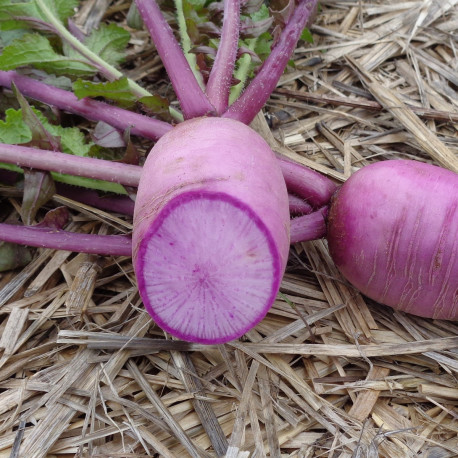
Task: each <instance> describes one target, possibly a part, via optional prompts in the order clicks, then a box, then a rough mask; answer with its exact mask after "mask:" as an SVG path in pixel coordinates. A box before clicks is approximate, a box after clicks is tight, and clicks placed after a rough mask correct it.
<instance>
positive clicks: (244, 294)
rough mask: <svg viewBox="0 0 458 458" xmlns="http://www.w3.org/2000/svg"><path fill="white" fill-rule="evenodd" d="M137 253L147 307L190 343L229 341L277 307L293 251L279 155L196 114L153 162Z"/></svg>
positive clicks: (138, 221) (240, 130)
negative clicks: (196, 116)
mask: <svg viewBox="0 0 458 458" xmlns="http://www.w3.org/2000/svg"><path fill="white" fill-rule="evenodd" d="M134 227H135V229H134V233H133V257H134V265H135V272H136V275H137V280H138V283H139V290H140V291H141V293H142V298H143V302H144V304H145V307H146V309H147V310H148V312H149V313H150V314H151V316H152V317H153V318H154V320H155V321H156V323H158V324H159V326H161V327H162V328H163V329H164V330H166V331H168V332H170V333H171V334H172V335H175V336H177V337H180V338H182V339H185V340H190V341H194V342H201V343H219V342H226V341H228V340H231V339H235V338H236V337H239V336H241V335H242V334H243V333H245V332H246V331H247V330H248V329H250V328H252V327H253V326H254V325H255V324H256V323H258V322H259V321H260V320H261V319H262V318H263V317H264V316H265V314H266V313H267V311H268V309H269V308H270V306H271V305H272V303H273V301H274V299H275V296H276V294H277V291H278V288H279V285H280V281H281V278H282V276H283V272H284V269H285V266H286V261H287V257H288V250H289V211H288V194H287V191H286V186H285V182H284V180H283V176H282V173H281V171H280V168H279V167H278V164H277V160H276V158H275V155H274V154H273V152H272V151H271V149H270V148H269V146H268V145H267V143H266V142H265V141H264V140H263V139H262V138H261V137H260V136H259V135H257V134H256V133H255V132H254V131H253V130H252V129H250V128H249V127H247V126H245V125H244V124H242V123H240V122H238V121H233V120H230V119H222V118H196V119H193V120H190V121H187V122H186V123H183V124H180V125H178V126H177V127H175V128H174V129H173V130H172V131H171V132H169V133H168V134H166V135H164V136H163V137H162V138H161V139H160V140H159V141H158V142H157V143H156V145H155V146H154V148H153V149H152V151H151V152H150V154H149V156H148V159H147V161H146V163H145V165H144V167H143V171H142V177H141V179H140V185H139V188H138V194H137V201H136V206H135V214H134Z"/></svg>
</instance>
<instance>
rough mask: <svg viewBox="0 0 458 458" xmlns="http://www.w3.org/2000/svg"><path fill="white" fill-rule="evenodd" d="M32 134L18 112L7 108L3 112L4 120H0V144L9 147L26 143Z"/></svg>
mask: <svg viewBox="0 0 458 458" xmlns="http://www.w3.org/2000/svg"><path fill="white" fill-rule="evenodd" d="M31 138H32V133H31V132H30V129H29V128H28V126H27V125H26V124H25V123H24V120H23V119H22V113H21V111H20V110H15V109H13V108H8V109H7V110H6V111H5V120H4V121H1V120H0V142H1V143H7V144H9V145H14V144H21V143H27V142H29V141H30V140H31Z"/></svg>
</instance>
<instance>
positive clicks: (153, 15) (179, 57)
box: [135, 0, 215, 119]
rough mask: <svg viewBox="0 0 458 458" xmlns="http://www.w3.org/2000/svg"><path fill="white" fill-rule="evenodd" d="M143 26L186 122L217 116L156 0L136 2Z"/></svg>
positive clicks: (138, 0) (137, 0)
mask: <svg viewBox="0 0 458 458" xmlns="http://www.w3.org/2000/svg"><path fill="white" fill-rule="evenodd" d="M135 3H136V4H137V8H138V10H139V12H140V14H141V16H142V18H143V22H144V23H145V25H146V27H147V28H148V30H149V33H150V35H151V39H152V40H153V43H154V44H155V46H156V49H157V52H158V53H159V55H160V56H161V59H162V63H163V64H164V67H165V69H166V70H167V74H168V75H169V78H170V81H171V82H172V85H173V88H174V90H175V93H176V95H177V97H178V100H179V101H180V105H181V109H182V111H183V114H184V117H185V119H190V118H195V117H198V116H204V115H207V114H211V113H214V112H215V107H214V106H213V105H212V104H211V103H210V101H209V100H208V98H207V96H206V95H205V93H204V92H203V91H202V89H201V88H200V86H199V83H198V82H197V80H196V77H195V76H194V74H193V72H192V70H191V67H190V66H189V64H188V61H187V60H186V58H185V56H184V54H183V51H182V49H181V47H180V45H179V44H178V42H177V40H176V39H175V36H174V35H173V31H172V29H171V27H170V26H169V24H168V23H167V21H166V20H165V18H164V16H163V15H162V13H161V10H160V9H159V7H158V6H157V3H156V1H155V0H135Z"/></svg>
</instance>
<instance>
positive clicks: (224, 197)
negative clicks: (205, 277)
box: [135, 190, 282, 344]
mask: <svg viewBox="0 0 458 458" xmlns="http://www.w3.org/2000/svg"><path fill="white" fill-rule="evenodd" d="M204 201H205V204H206V203H210V205H228V206H229V207H230V208H232V209H233V210H234V213H237V214H239V215H240V216H241V217H242V219H243V218H245V217H246V220H247V221H250V223H253V227H254V228H255V230H256V231H258V232H259V235H260V236H262V238H263V239H264V244H265V246H266V247H267V250H264V252H265V251H267V252H268V253H269V256H268V258H269V259H268V260H267V258H266V264H267V261H268V263H270V264H271V266H270V269H271V274H270V279H269V281H270V291H268V292H267V293H266V294H265V295H266V298H265V300H264V301H263V303H262V306H259V305H256V306H255V307H253V310H254V312H253V311H251V315H252V316H251V318H250V319H248V320H247V321H246V322H245V324H243V325H242V324H240V323H243V322H244V321H245V320H244V317H242V319H240V318H239V317H236V316H233V315H232V317H233V318H234V319H235V321H236V322H237V321H238V322H239V325H238V326H237V327H236V329H233V330H232V332H229V333H225V334H224V335H222V336H221V335H220V336H219V337H212V338H209V337H205V336H200V335H196V333H190V332H186V331H183V330H180V329H177V328H176V327H174V326H172V325H170V323H169V322H168V321H166V320H164V319H163V317H162V316H161V315H163V314H161V313H158V312H157V309H158V307H159V308H162V309H165V308H166V307H167V304H165V303H164V302H163V303H161V304H158V303H157V302H158V301H160V298H159V297H158V296H159V295H158V294H157V291H155V292H154V293H153V294H148V290H150V289H151V288H150V286H149V285H148V279H147V278H146V277H148V275H149V274H148V272H147V269H148V267H146V268H145V264H148V263H150V265H152V266H154V268H156V266H157V265H160V266H162V265H163V264H162V263H161V261H160V260H159V264H157V263H158V259H153V258H152V257H151V254H150V253H148V251H149V250H151V249H152V248H151V245H153V244H155V243H156V241H155V240H154V238H161V234H160V231H161V229H162V228H164V226H165V227H166V226H167V219H168V218H170V217H173V216H172V215H173V214H174V212H176V211H177V210H180V207H181V209H184V211H186V205H188V204H191V205H192V203H195V204H197V205H199V204H200V203H204ZM216 210H218V209H216ZM215 213H216V212H215ZM190 214H192V209H191V212H190ZM209 218H211V216H210V217H209ZM229 219H230V218H229ZM250 223H247V224H250ZM184 226H185V224H183V226H182V227H184ZM234 241H235V242H237V240H234ZM151 242H153V244H152V243H151ZM197 242H198V241H197ZM178 243H181V240H179V241H178ZM166 245H167V241H166V243H163V244H162V245H161V249H163V248H164V247H165V246H166ZM169 245H172V243H171V242H169ZM166 248H167V247H166ZM167 249H168V248H167ZM173 249H174V248H173V247H172V248H171V250H173ZM189 251H190V250H188V251H187V253H189ZM160 254H161V253H160V252H158V255H160ZM226 255H227V253H225V252H224V251H223V252H222V253H221V256H222V258H220V259H219V261H222V262H224V259H225V256H226ZM204 261H205V260H204ZM182 262H183V265H182V266H179V267H183V266H184V267H185V264H186V262H187V260H186V259H185V258H184V257H182ZM244 262H245V263H246V260H245V259H244ZM263 262H264V261H263ZM253 265H254V264H253ZM254 270H255V271H256V267H254ZM135 271H136V275H137V281H138V286H139V291H140V292H141V295H142V299H143V303H144V305H145V308H146V310H147V311H148V313H149V314H150V315H151V317H152V318H153V319H154V321H155V322H156V323H157V324H158V325H159V326H160V327H161V328H162V329H163V330H164V331H166V332H168V333H170V334H171V335H173V336H175V337H178V338H180V339H183V340H186V341H191V342H197V343H203V344H220V343H225V342H228V341H230V340H234V339H236V338H238V337H240V336H242V335H243V334H244V333H245V332H247V331H249V330H250V329H252V328H253V327H254V326H255V325H256V324H257V323H259V322H260V321H261V320H262V319H263V318H264V317H265V315H266V314H267V312H268V310H269V309H270V307H271V306H272V304H273V302H274V300H275V298H276V295H277V292H278V289H279V287H280V282H281V277H282V267H281V258H280V253H279V251H278V248H277V246H276V243H275V241H274V238H273V237H272V234H271V233H270V231H269V230H268V228H267V226H266V225H265V223H264V222H263V221H262V220H261V218H260V217H259V216H258V215H257V214H256V213H255V212H254V211H253V209H252V208H251V207H250V206H248V205H247V204H245V203H244V202H242V201H240V200H239V199H236V198H234V197H233V196H231V195H229V194H227V193H224V192H211V191H196V190H193V191H187V192H184V193H181V194H179V195H177V196H175V197H173V198H172V199H171V200H170V201H168V202H167V203H166V204H165V205H164V207H163V208H162V209H161V210H160V211H159V213H158V214H157V216H156V217H155V219H154V222H153V223H152V224H151V226H150V227H149V228H148V230H147V231H146V233H145V235H144V237H143V239H142V241H141V243H140V245H139V247H138V252H137V255H136V258H135ZM193 273H194V271H193ZM242 274H243V276H241V278H243V279H245V278H246V277H247V276H246V272H245V271H244V272H242ZM226 276H227V274H224V273H223V278H227V277H226ZM266 279H268V275H267V276H266ZM193 281H194V282H196V280H194V279H193ZM199 281H200V280H199ZM223 283H224V282H223ZM180 287H181V289H182V290H186V288H182V285H180ZM178 289H179V288H177V290H178ZM188 291H189V290H188ZM246 293H248V291H247V292H246ZM172 295H173V291H172ZM166 299H167V297H166V298H165V299H163V300H164V301H165V300H166ZM172 299H173V298H172ZM231 299H232V296H231ZM169 300H170V299H169ZM154 301H156V303H155V302H154ZM221 302H223V301H221ZM229 303H231V301H229ZM186 305H187V304H185V306H186ZM191 309H192V307H191ZM215 312H216V310H215ZM233 312H238V313H239V314H240V309H239V307H238V304H235V305H234V304H233V308H232V310H227V309H225V308H222V310H221V314H220V316H221V317H222V316H223V315H224V314H228V315H231V313H233ZM218 315H219V314H218ZM212 318H214V319H215V321H218V316H217V314H216V313H215V314H214V316H213V317H211V316H209V315H208V314H206V313H203V314H202V315H201V316H199V311H197V313H196V314H195V316H194V318H192V317H190V320H201V322H202V320H203V321H204V322H205V321H206V320H209V319H212ZM222 325H224V323H222ZM192 326H193V329H196V328H197V326H195V325H192ZM210 326H211V325H210ZM229 327H230V326H229ZM203 329H204V330H205V326H204V327H203Z"/></svg>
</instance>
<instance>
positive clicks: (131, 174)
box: [0, 143, 337, 211]
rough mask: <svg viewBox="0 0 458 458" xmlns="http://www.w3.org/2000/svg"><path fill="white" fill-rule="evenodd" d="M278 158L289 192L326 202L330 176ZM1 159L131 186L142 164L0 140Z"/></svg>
mask: <svg viewBox="0 0 458 458" xmlns="http://www.w3.org/2000/svg"><path fill="white" fill-rule="evenodd" d="M277 159H278V162H279V165H280V169H281V171H282V173H283V178H284V179H285V183H286V187H287V188H288V192H289V193H292V194H295V195H296V196H298V197H299V198H301V199H302V200H304V201H306V203H309V204H310V205H311V206H312V207H314V208H318V207H321V206H323V205H327V204H328V203H329V199H330V198H331V196H332V195H333V194H334V192H335V190H336V189H337V186H336V185H335V184H334V183H333V182H332V181H331V180H329V179H328V178H326V177H324V176H322V175H320V174H319V173H317V172H315V171H313V170H311V169H309V168H307V167H304V166H302V165H300V164H297V163H295V162H292V161H289V160H287V159H284V158H282V157H281V156H279V155H277ZM0 162H6V163H8V164H15V165H17V166H18V167H29V168H33V169H38V170H49V171H54V172H59V173H66V174H69V175H76V176H81V177H87V178H94V179H98V180H105V181H110V182H114V183H119V184H122V185H125V186H133V187H137V186H138V183H139V182H140V175H141V172H142V167H140V166H138V165H131V164H123V163H121V162H112V161H106V160H103V159H96V158H91V157H80V156H72V155H71V154H63V153H60V152H55V151H48V150H41V149H37V148H30V147H27V146H20V145H7V144H2V143H0ZM304 203H305V202H304ZM304 211H306V210H304Z"/></svg>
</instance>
